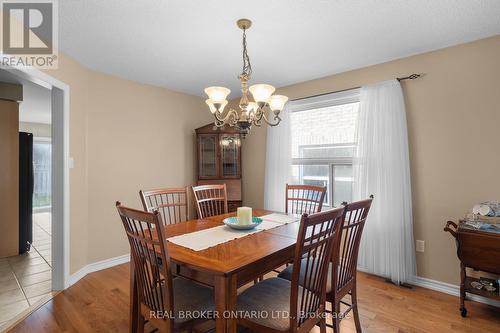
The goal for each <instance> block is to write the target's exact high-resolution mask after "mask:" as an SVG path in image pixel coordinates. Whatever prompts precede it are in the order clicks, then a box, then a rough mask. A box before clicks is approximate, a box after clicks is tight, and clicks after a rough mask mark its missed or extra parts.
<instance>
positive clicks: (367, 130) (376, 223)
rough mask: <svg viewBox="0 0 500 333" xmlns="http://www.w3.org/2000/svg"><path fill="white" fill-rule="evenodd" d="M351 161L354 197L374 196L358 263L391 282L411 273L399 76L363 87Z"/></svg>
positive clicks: (405, 138) (403, 279) (405, 139)
mask: <svg viewBox="0 0 500 333" xmlns="http://www.w3.org/2000/svg"><path fill="white" fill-rule="evenodd" d="M356 135H357V144H358V146H357V150H356V154H355V158H354V161H353V174H354V182H353V198H354V200H359V199H365V198H368V196H369V195H371V194H373V195H374V196H375V198H374V200H373V204H372V207H371V211H370V213H369V215H368V219H367V221H366V224H365V229H364V232H363V239H362V242H361V247H360V250H359V268H360V269H361V270H364V271H367V272H369V273H373V274H376V275H380V276H384V277H386V278H389V279H391V280H392V281H393V282H394V283H396V284H400V283H405V282H410V281H411V280H412V279H413V277H414V276H415V271H416V268H415V267H416V265H415V250H414V243H413V222H412V202H411V184H410V160H409V153H408V132H407V125H406V112H405V103H404V97H403V92H402V89H401V85H400V84H399V82H398V81H397V80H391V81H385V82H381V83H377V84H373V85H369V86H365V87H362V88H361V91H360V111H359V118H358V124H357V134H356Z"/></svg>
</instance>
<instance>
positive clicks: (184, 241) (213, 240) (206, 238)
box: [167, 213, 299, 251]
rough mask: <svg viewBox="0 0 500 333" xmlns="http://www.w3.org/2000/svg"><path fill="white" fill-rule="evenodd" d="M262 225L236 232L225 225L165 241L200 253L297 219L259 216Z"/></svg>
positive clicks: (272, 215) (283, 216)
mask: <svg viewBox="0 0 500 333" xmlns="http://www.w3.org/2000/svg"><path fill="white" fill-rule="evenodd" d="M260 218H262V223H261V224H259V225H258V226H257V227H255V228H254V229H250V230H236V229H232V228H230V227H228V226H226V225H221V226H217V227H213V228H209V229H204V230H200V231H195V232H191V233H188V234H184V235H179V236H174V237H170V238H167V241H169V242H172V243H174V244H177V245H180V246H183V247H186V248H188V249H191V250H194V251H201V250H205V249H208V248H209V247H212V246H216V245H219V244H222V243H226V242H229V241H231V240H233V239H238V238H242V237H245V236H248V235H251V234H255V233H257V232H260V231H264V230H269V229H272V228H276V227H279V226H281V225H284V224H288V223H293V222H297V221H298V220H299V218H298V217H295V216H288V215H284V214H276V213H273V214H269V215H264V216H260Z"/></svg>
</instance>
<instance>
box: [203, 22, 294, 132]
mask: <svg viewBox="0 0 500 333" xmlns="http://www.w3.org/2000/svg"><path fill="white" fill-rule="evenodd" d="M236 24H237V25H238V27H239V28H240V29H242V30H243V70H242V72H241V74H240V75H239V76H238V78H239V80H240V84H241V98H240V103H239V111H237V110H234V109H232V108H230V109H229V110H225V107H226V105H227V103H228V101H227V97H228V96H229V94H230V93H231V90H229V89H228V88H225V87H208V88H206V89H205V93H206V94H207V96H208V99H207V100H206V101H205V102H206V103H207V105H208V107H209V109H210V112H211V113H212V114H213V115H214V118H215V122H214V124H215V126H217V127H224V126H225V125H229V126H233V127H236V128H238V130H239V131H240V133H241V134H242V137H243V138H244V137H245V136H246V135H247V134H248V133H249V132H250V129H251V128H252V125H255V126H261V125H262V123H263V122H265V123H266V124H268V125H269V126H277V125H278V124H279V123H280V121H281V118H280V116H279V115H280V112H281V111H282V110H283V108H284V107H285V104H286V102H287V101H288V97H286V96H282V95H273V93H274V91H275V90H276V89H275V88H274V87H273V86H272V85H269V84H254V85H252V86H250V87H248V81H249V80H250V77H251V75H252V66H251V64H250V57H249V56H248V52H247V42H246V30H247V29H249V28H250V26H251V25H252V22H251V21H250V20H248V19H240V20H238V22H237V23H236ZM249 92H250V94H251V96H252V98H253V101H252V100H250V97H249V95H250V94H249ZM270 118H271V119H270Z"/></svg>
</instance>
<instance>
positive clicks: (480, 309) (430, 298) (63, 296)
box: [11, 264, 500, 333]
mask: <svg viewBox="0 0 500 333" xmlns="http://www.w3.org/2000/svg"><path fill="white" fill-rule="evenodd" d="M128 274H129V268H128V264H124V265H120V266H116V267H113V268H110V269H107V270H103V271H100V272H96V273H93V274H90V275H88V276H86V277H85V278H84V279H82V280H80V281H79V282H78V283H77V284H75V285H74V286H72V287H71V288H69V289H67V290H65V291H63V292H61V293H59V294H58V295H57V296H56V297H55V298H54V299H52V300H51V301H49V302H48V303H47V304H45V305H44V306H42V307H41V308H39V309H38V310H37V311H36V312H34V313H33V314H31V315H30V316H29V317H28V318H26V319H25V320H24V321H22V322H21V323H19V324H18V325H17V326H16V327H15V328H14V329H12V330H11V332H29V333H35V332H50V333H56V332H128V309H129V305H128V302H129V297H128V293H129V289H128V288H129V281H128V276H129V275H128ZM358 302H359V307H360V314H361V325H362V327H363V332H365V333H371V332H399V333H402V332H422V333H423V332H439V333H445V332H500V309H499V308H496V307H493V306H488V305H484V304H481V303H476V302H467V308H468V310H469V316H468V317H467V318H465V319H464V318H462V317H460V314H459V311H458V307H459V305H458V297H454V296H450V295H446V294H442V293H439V292H435V291H432V290H428V289H423V288H417V287H415V288H414V289H406V288H401V287H396V286H394V285H391V284H388V283H386V282H384V280H383V279H381V278H378V277H374V276H371V275H367V274H363V273H359V275H358ZM315 331H316V330H315ZM317 332H319V329H318V330H317ZM341 332H342V333H351V332H355V328H354V322H353V320H352V317H351V316H349V317H348V319H345V320H343V321H342V323H341Z"/></svg>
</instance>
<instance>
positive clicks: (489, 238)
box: [444, 221, 500, 317]
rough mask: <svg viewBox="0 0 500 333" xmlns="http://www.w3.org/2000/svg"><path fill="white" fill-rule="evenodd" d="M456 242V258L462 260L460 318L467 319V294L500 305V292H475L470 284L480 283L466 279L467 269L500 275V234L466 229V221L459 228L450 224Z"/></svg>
mask: <svg viewBox="0 0 500 333" xmlns="http://www.w3.org/2000/svg"><path fill="white" fill-rule="evenodd" d="M444 231H448V232H449V233H450V234H451V235H452V236H453V237H454V238H455V239H456V242H457V256H458V258H459V259H460V314H461V315H462V317H465V316H467V309H466V308H465V297H466V293H471V294H475V295H479V296H483V297H486V298H490V299H494V300H498V301H500V294H499V291H498V288H497V290H496V291H494V292H489V291H486V290H484V288H483V289H480V290H478V289H476V288H474V287H472V286H471V283H472V282H474V281H478V282H479V279H477V278H474V277H471V276H467V274H466V270H465V269H466V268H467V267H470V268H472V269H475V270H479V271H483V272H487V273H491V274H498V275H500V260H498V258H500V233H495V232H488V231H482V230H476V229H473V228H470V227H467V225H466V224H464V222H463V221H460V222H459V224H458V225H457V224H456V223H455V222H452V221H448V222H447V223H446V226H445V227H444Z"/></svg>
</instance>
